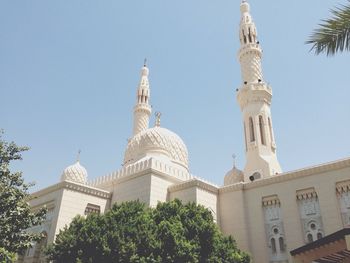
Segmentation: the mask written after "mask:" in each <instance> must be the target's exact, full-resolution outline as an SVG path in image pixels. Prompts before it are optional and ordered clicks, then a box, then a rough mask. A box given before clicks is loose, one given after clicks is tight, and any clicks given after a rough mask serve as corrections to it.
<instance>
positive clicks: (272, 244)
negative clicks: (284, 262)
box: [271, 238, 277, 253]
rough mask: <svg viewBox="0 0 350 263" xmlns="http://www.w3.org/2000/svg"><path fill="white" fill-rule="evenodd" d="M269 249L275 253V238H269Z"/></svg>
mask: <svg viewBox="0 0 350 263" xmlns="http://www.w3.org/2000/svg"><path fill="white" fill-rule="evenodd" d="M271 250H272V253H276V252H277V251H276V240H275V239H274V238H271Z"/></svg>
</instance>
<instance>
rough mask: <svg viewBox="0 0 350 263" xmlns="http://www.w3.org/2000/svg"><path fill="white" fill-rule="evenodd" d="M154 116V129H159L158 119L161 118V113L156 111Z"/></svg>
mask: <svg viewBox="0 0 350 263" xmlns="http://www.w3.org/2000/svg"><path fill="white" fill-rule="evenodd" d="M155 116H156V124H155V126H156V127H160V117H161V116H162V113H161V112H160V111H157V112H156V113H155Z"/></svg>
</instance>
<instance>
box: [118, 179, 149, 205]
mask: <svg viewBox="0 0 350 263" xmlns="http://www.w3.org/2000/svg"><path fill="white" fill-rule="evenodd" d="M151 179H152V176H151V174H146V175H142V176H138V177H129V178H125V180H120V181H119V182H118V183H117V184H116V185H115V188H114V191H113V196H112V204H113V203H121V202H125V201H131V200H140V201H141V202H144V203H145V204H147V205H150V191H151Z"/></svg>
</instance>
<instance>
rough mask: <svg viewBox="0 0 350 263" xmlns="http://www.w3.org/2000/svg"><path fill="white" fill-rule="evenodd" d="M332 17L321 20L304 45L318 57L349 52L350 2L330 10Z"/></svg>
mask: <svg viewBox="0 0 350 263" xmlns="http://www.w3.org/2000/svg"><path fill="white" fill-rule="evenodd" d="M331 13H332V15H333V16H332V17H331V18H330V19H326V20H322V23H321V24H320V25H319V28H317V29H316V30H314V32H313V33H312V35H311V36H310V38H309V40H307V41H306V44H311V45H312V47H311V50H313V51H315V53H316V54H317V55H318V54H320V53H324V52H325V53H326V54H327V56H329V55H334V54H335V53H337V52H338V51H341V52H342V51H349V50H350V1H349V3H348V4H347V5H342V6H340V7H336V8H334V9H332V10H331Z"/></svg>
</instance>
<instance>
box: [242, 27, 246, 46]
mask: <svg viewBox="0 0 350 263" xmlns="http://www.w3.org/2000/svg"><path fill="white" fill-rule="evenodd" d="M242 35H243V40H244V44H247V37H246V36H245V34H244V30H243V29H242Z"/></svg>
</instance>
